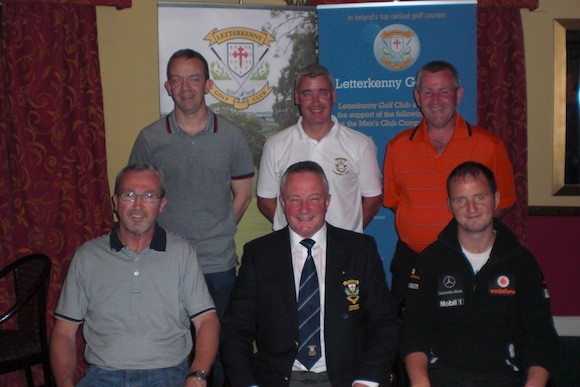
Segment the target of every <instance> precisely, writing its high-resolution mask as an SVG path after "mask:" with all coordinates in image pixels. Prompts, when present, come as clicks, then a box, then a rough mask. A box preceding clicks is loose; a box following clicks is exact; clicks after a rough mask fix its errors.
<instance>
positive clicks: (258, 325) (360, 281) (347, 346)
mask: <svg viewBox="0 0 580 387" xmlns="http://www.w3.org/2000/svg"><path fill="white" fill-rule="evenodd" d="M327 226H328V233H327V257H326V294H325V319H324V335H325V346H326V363H327V369H328V376H329V379H330V381H331V383H332V385H333V386H350V385H351V384H352V382H353V381H354V380H357V379H363V380H369V381H376V382H380V383H387V377H388V373H389V371H390V369H391V365H392V362H393V359H394V357H395V354H396V353H397V350H398V338H399V332H400V320H399V318H398V317H397V315H396V312H395V306H394V303H393V300H392V297H391V294H390V292H389V290H388V286H387V283H386V280H385V272H384V269H383V264H382V261H381V258H380V256H379V254H378V251H377V247H376V243H375V241H374V239H373V238H372V237H370V236H368V235H364V234H359V233H355V232H352V231H346V230H342V229H339V228H336V227H333V226H331V225H329V224H327ZM254 342H255V344H256V348H257V351H256V352H255V353H254V345H253V343H254ZM297 346H298V312H297V306H296V290H295V285H294V274H293V268H292V257H291V252H290V233H289V230H288V227H286V228H284V229H282V230H279V231H276V232H273V233H271V234H268V235H266V236H264V237H261V238H258V239H256V240H253V241H251V242H249V243H247V244H246V245H245V246H244V254H243V257H242V265H241V268H240V272H239V274H238V278H237V280H236V285H235V288H234V291H233V293H232V296H231V298H230V303H229V306H228V308H227V309H226V312H225V316H224V318H223V321H222V330H221V338H220V350H221V356H222V361H223V362H224V365H225V369H226V375H227V377H228V379H229V381H230V383H231V385H232V386H234V387H235V386H251V385H258V386H268V387H269V386H287V385H288V383H289V379H290V373H291V371H292V364H293V362H294V360H295V358H296V353H297Z"/></svg>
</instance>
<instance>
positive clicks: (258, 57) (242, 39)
mask: <svg viewBox="0 0 580 387" xmlns="http://www.w3.org/2000/svg"><path fill="white" fill-rule="evenodd" d="M204 40H207V41H208V42H209V47H210V49H211V51H212V53H213V60H211V59H209V58H208V62H209V71H210V76H211V78H212V79H213V85H212V87H211V89H210V94H211V95H212V96H213V97H214V98H216V99H217V100H218V101H220V102H223V103H225V104H227V105H231V106H233V107H234V108H235V109H237V110H244V109H247V108H248V107H249V106H250V105H253V104H256V103H258V102H260V101H262V100H263V99H264V98H266V97H267V96H268V94H270V92H271V91H272V88H271V87H270V84H269V82H268V75H269V74H270V65H269V63H268V62H267V60H266V59H267V54H268V52H269V50H270V43H272V42H274V41H276V39H275V38H274V37H273V36H272V35H271V34H270V33H269V32H268V31H266V30H264V29H263V30H262V31H258V30H254V29H251V28H245V27H230V28H224V29H221V30H218V29H217V28H214V29H213V30H212V31H211V32H210V33H208V34H207V35H206V36H205V38H204Z"/></svg>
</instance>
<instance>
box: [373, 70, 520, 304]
mask: <svg viewBox="0 0 580 387" xmlns="http://www.w3.org/2000/svg"><path fill="white" fill-rule="evenodd" d="M415 80H416V84H415V90H414V92H413V95H414V97H415V101H416V102H417V106H419V108H420V109H421V113H422V114H423V120H422V121H421V123H420V124H419V125H418V126H417V127H415V128H411V129H407V130H404V131H403V132H401V133H399V134H398V135H396V136H395V137H394V138H393V139H392V140H391V141H390V142H389V143H388V145H387V151H386V156H385V163H384V166H383V175H384V189H383V195H384V196H383V205H384V206H385V207H387V208H390V209H391V210H393V211H394V212H395V226H396V228H397V233H398V234H399V242H398V243H397V248H396V250H395V254H394V257H393V261H392V263H391V272H392V273H393V282H392V286H391V289H392V293H393V296H394V297H395V300H397V301H399V300H400V299H401V298H402V297H403V296H404V295H405V291H406V288H407V284H408V281H409V274H410V271H411V269H412V267H413V264H414V262H415V258H416V256H417V255H418V254H419V253H420V252H421V251H423V249H425V248H426V247H427V246H428V245H430V244H431V243H433V242H435V240H436V239H437V236H438V235H439V233H440V232H441V231H442V230H443V228H444V227H445V226H446V225H447V223H449V221H450V220H451V214H450V213H449V211H448V209H447V198H446V191H445V182H446V179H447V176H449V173H450V172H451V171H452V170H453V168H455V167H456V166H458V165H459V164H461V163H462V162H464V161H477V162H480V163H482V164H484V165H486V166H487V167H488V168H490V169H491V170H492V171H493V173H494V175H495V176H496V180H497V185H498V190H499V192H500V194H501V202H500V203H499V206H498V209H497V210H496V213H495V216H496V217H501V216H503V214H505V212H506V211H507V210H508V209H509V208H510V207H511V206H512V205H513V204H514V202H515V200H516V191H515V183H514V176H513V167H512V164H511V161H510V159H509V157H508V154H507V151H506V149H505V146H504V144H503V143H502V141H501V139H499V138H498V137H497V136H495V135H493V134H492V133H490V132H489V131H487V130H485V129H483V128H481V127H478V126H473V125H470V124H469V123H468V122H466V121H465V120H464V119H463V117H461V115H460V114H459V113H458V112H457V106H458V105H459V103H460V102H461V98H462V97H463V88H462V87H461V83H460V81H459V75H458V74H457V70H456V69H455V67H454V66H453V65H452V64H450V63H447V62H443V61H433V62H430V63H427V64H426V65H424V66H423V67H422V68H421V69H420V70H419V71H418V72H417V76H416V79H415Z"/></svg>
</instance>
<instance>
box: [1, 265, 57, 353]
mask: <svg viewBox="0 0 580 387" xmlns="http://www.w3.org/2000/svg"><path fill="white" fill-rule="evenodd" d="M50 267H51V263H50V258H48V256H46V255H45V254H32V255H28V256H26V257H24V258H20V259H18V260H16V261H14V262H12V263H11V264H9V265H8V266H6V267H5V268H4V269H2V271H0V279H2V280H3V281H4V283H5V284H6V285H9V286H10V285H11V286H13V290H14V304H13V305H12V306H11V307H10V308H9V309H8V310H7V311H6V312H4V313H3V314H2V315H0V324H3V323H4V322H6V321H8V320H10V319H11V318H12V317H14V316H15V315H16V321H17V325H18V329H19V330H20V331H21V332H26V333H27V334H29V335H31V336H32V337H34V338H35V339H42V338H45V337H46V332H45V331H44V330H45V327H46V296H47V291H48V278H49V274H50ZM10 282H11V283H10ZM39 342H40V340H39Z"/></svg>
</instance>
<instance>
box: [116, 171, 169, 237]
mask: <svg viewBox="0 0 580 387" xmlns="http://www.w3.org/2000/svg"><path fill="white" fill-rule="evenodd" d="M126 192H134V193H135V194H136V195H142V194H144V193H153V194H155V195H157V196H161V188H160V183H159V178H158V177H157V176H156V175H155V173H153V172H150V171H141V172H135V171H129V172H127V173H126V174H125V176H124V177H123V180H122V182H121V183H120V185H119V189H118V194H115V195H114V196H113V204H114V208H115V212H116V213H117V216H118V217H119V236H120V238H121V240H122V241H123V242H124V243H127V238H133V239H138V238H142V237H144V236H151V237H152V236H153V231H154V227H153V226H154V224H155V220H156V219H157V216H158V215H159V214H161V213H162V212H163V210H164V208H165V205H166V204H167V198H166V197H162V198H160V199H159V200H158V201H157V202H156V203H144V202H143V198H142V197H140V196H138V197H136V198H135V202H134V203H131V202H130V201H125V200H122V199H121V194H122V193H126Z"/></svg>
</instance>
